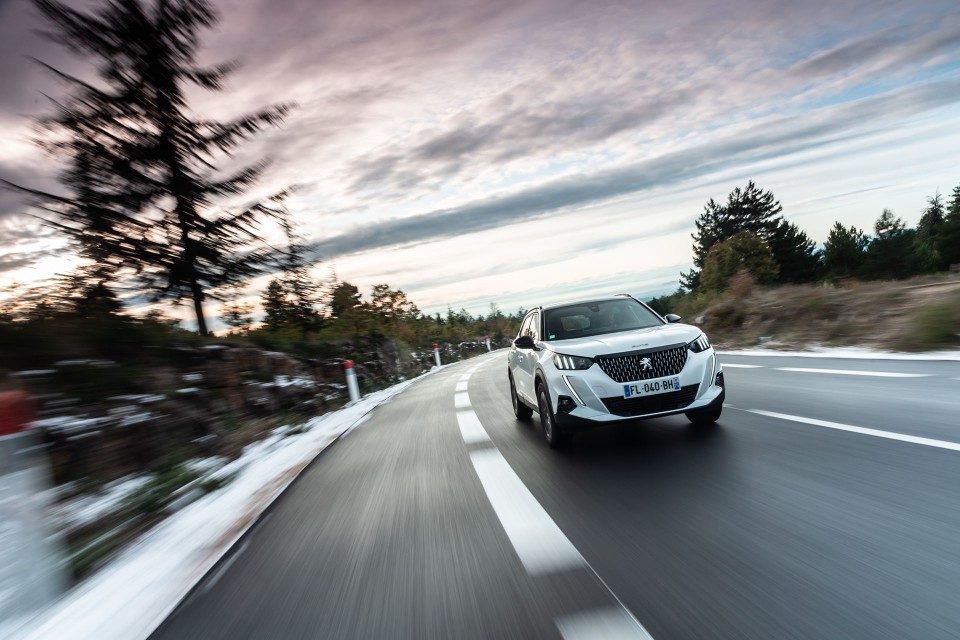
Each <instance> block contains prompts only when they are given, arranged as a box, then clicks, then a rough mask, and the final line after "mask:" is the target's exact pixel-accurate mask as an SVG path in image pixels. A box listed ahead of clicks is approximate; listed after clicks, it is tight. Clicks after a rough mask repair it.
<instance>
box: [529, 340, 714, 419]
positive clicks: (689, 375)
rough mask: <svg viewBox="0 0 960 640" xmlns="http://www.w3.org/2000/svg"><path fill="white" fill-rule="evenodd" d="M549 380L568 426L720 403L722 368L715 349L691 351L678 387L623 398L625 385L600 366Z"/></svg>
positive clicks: (560, 373) (557, 372) (555, 409)
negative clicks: (663, 392) (638, 396)
mask: <svg viewBox="0 0 960 640" xmlns="http://www.w3.org/2000/svg"><path fill="white" fill-rule="evenodd" d="M549 377H551V378H552V377H555V379H553V380H548V387H549V389H550V401H551V404H552V405H553V413H554V417H555V419H556V421H557V424H559V425H561V426H565V427H573V426H581V427H582V426H590V425H596V424H603V423H611V422H627V421H631V420H639V419H644V418H656V417H660V416H668V415H674V414H677V413H684V412H686V411H693V410H695V409H705V408H707V407H711V406H716V405H717V404H718V403H719V404H722V403H723V401H724V398H725V392H724V387H723V370H722V368H721V367H720V362H719V361H718V360H717V357H716V354H715V353H714V352H713V349H708V350H707V351H704V352H703V353H696V354H694V353H691V354H689V356H688V358H687V362H686V364H685V365H684V367H683V370H682V371H681V372H680V373H679V377H680V387H681V390H680V391H676V392H670V393H666V394H659V395H653V396H645V397H641V398H637V399H629V400H628V399H624V397H623V386H624V385H623V384H621V383H618V382H616V381H615V380H612V379H611V378H610V377H609V376H607V375H606V374H605V373H603V371H601V370H600V368H599V367H597V366H594V367H591V368H590V369H587V370H585V371H560V370H554V371H552V372H551V375H550V376H549Z"/></svg>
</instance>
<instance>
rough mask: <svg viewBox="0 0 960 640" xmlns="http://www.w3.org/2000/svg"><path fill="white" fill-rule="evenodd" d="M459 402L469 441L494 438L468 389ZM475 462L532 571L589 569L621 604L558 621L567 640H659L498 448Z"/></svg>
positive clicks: (483, 452)
mask: <svg viewBox="0 0 960 640" xmlns="http://www.w3.org/2000/svg"><path fill="white" fill-rule="evenodd" d="M466 377H469V375H468V376H466ZM454 405H455V406H456V408H457V422H458V423H459V424H460V433H461V435H462V436H463V440H464V442H466V443H467V444H474V443H476V442H487V441H489V440H490V436H489V435H488V434H487V432H486V430H485V429H484V428H483V425H482V424H480V418H478V417H477V414H476V412H475V411H474V410H473V408H472V406H471V404H470V396H469V394H468V393H467V392H466V391H458V392H457V393H456V394H455V395H454ZM470 461H471V462H472V463H473V469H474V471H476V473H477V477H478V478H479V479H480V484H481V485H482V486H483V490H484V492H485V493H486V495H487V500H488V501H489V502H490V505H491V506H492V507H493V511H494V513H495V514H496V515H497V518H498V519H499V520H500V525H501V526H502V527H503V530H504V531H505V532H506V534H507V537H508V538H509V539H510V543H511V544H512V545H513V548H514V550H515V551H516V553H517V556H519V558H520V562H521V563H522V564H523V566H524V568H525V569H526V570H527V573H528V574H530V575H533V576H536V575H540V574H544V573H550V572H553V571H562V570H567V569H578V568H579V569H584V570H586V571H588V572H589V573H590V574H591V575H592V576H593V577H594V579H596V581H597V582H598V583H600V585H602V587H603V589H604V590H605V591H606V592H607V593H608V594H609V595H610V597H611V598H612V599H613V600H614V601H615V602H616V603H617V605H618V606H617V607H605V608H602V609H597V610H593V611H587V612H581V613H577V614H571V615H568V616H561V617H559V618H556V619H554V623H555V624H556V625H557V628H558V630H559V631H560V635H561V636H563V638H564V639H565V640H586V639H591V640H592V639H598V640H599V639H602V640H606V639H607V638H610V639H612V640H653V637H652V636H651V635H650V634H649V633H648V632H647V630H646V629H644V627H643V625H642V624H640V621H639V620H637V618H636V617H635V616H634V615H633V614H632V613H631V612H630V610H629V609H627V607H626V605H624V604H623V602H622V601H621V600H620V598H618V597H617V594H615V593H614V592H613V590H612V589H610V587H609V586H608V585H607V583H606V582H604V581H603V578H601V577H600V575H599V574H598V573H597V572H596V571H595V570H594V568H593V567H591V566H590V564H589V563H588V562H587V561H586V560H585V559H584V557H583V556H582V555H580V552H579V551H577V548H576V547H575V546H573V543H572V542H570V539H569V538H567V536H566V535H565V534H564V533H563V531H561V530H560V527H558V526H557V524H556V523H555V522H554V521H553V519H552V518H551V517H550V515H549V514H548V513H547V512H546V511H545V510H544V508H543V507H542V506H540V503H539V502H537V499H536V498H535V497H534V496H533V494H532V493H530V490H529V489H527V487H526V485H525V484H523V481H522V480H521V479H520V477H519V476H518V475H517V474H516V472H515V471H514V470H513V468H512V467H511V466H510V464H509V463H508V462H507V460H506V458H504V457H503V454H501V453H500V450H499V449H497V448H496V446H492V447H490V448H487V449H482V450H479V451H472V452H471V453H470Z"/></svg>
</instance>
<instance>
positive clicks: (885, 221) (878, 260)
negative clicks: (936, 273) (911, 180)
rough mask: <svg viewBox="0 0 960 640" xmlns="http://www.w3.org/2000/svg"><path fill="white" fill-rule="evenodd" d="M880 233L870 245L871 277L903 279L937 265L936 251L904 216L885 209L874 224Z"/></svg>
mask: <svg viewBox="0 0 960 640" xmlns="http://www.w3.org/2000/svg"><path fill="white" fill-rule="evenodd" d="M873 228H874V231H876V237H874V238H873V240H872V241H871V242H870V246H869V248H868V249H867V263H866V267H867V274H868V275H869V277H871V278H885V279H895V280H896V279H901V278H908V277H910V276H914V275H917V274H920V273H927V272H930V271H933V270H934V269H935V268H936V254H935V253H934V252H933V250H932V249H931V248H930V247H929V246H928V245H927V244H925V243H924V242H923V241H922V240H921V239H920V238H919V236H918V234H917V232H916V230H914V229H908V228H907V225H906V223H905V222H904V221H903V219H901V218H898V217H896V216H895V215H894V214H893V212H892V211H890V209H884V210H883V213H882V214H881V215H880V217H879V218H877V221H876V223H875V224H874V227H873Z"/></svg>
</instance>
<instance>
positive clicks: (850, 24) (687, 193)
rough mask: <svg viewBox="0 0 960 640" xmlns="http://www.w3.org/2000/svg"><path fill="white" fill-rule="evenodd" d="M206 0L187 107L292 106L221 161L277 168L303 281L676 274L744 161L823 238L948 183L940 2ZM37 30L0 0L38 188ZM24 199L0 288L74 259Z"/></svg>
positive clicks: (478, 299) (434, 297) (426, 301)
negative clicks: (305, 248) (304, 270)
mask: <svg viewBox="0 0 960 640" xmlns="http://www.w3.org/2000/svg"><path fill="white" fill-rule="evenodd" d="M68 4H71V6H78V7H79V6H95V5H96V4H97V3H96V2H95V1H94V0H82V1H78V2H70V3H68ZM214 6H215V8H216V9H217V11H218V13H219V17H220V22H219V24H218V25H217V26H216V28H215V29H213V30H211V31H209V32H207V33H206V34H205V36H204V39H203V43H204V46H203V49H202V54H201V57H202V60H203V61H204V62H205V63H216V62H221V61H224V60H228V59H236V60H237V61H238V62H239V63H240V64H241V67H240V69H239V71H237V72H236V73H235V74H234V75H233V77H232V79H231V80H230V82H228V84H227V89H226V90H225V91H223V92H220V93H209V92H201V91H199V90H198V91H195V92H193V93H192V94H191V105H192V107H193V109H194V110H195V111H196V112H197V113H198V114H201V115H203V116H205V117H217V118H230V117H233V116H237V115H240V114H241V113H244V112H246V111H251V110H255V109H258V108H261V107H263V106H266V105H268V104H272V103H276V102H286V101H295V102H296V103H297V104H298V107H297V109H295V111H294V112H293V113H292V114H291V115H290V117H289V118H288V120H287V122H286V124H285V125H284V126H283V127H282V128H281V129H277V130H269V131H266V132H265V133H264V134H262V135H260V136H258V137H257V138H255V139H254V140H252V141H251V142H249V143H248V144H246V145H245V146H244V147H243V150H242V151H241V152H240V153H239V154H238V156H237V157H236V158H234V159H233V160H231V162H235V163H240V162H243V161H245V160H255V159H258V158H262V157H269V158H270V159H271V161H272V163H271V165H270V169H269V171H268V173H267V174H266V175H265V176H264V179H263V180H262V181H261V183H260V184H259V185H258V186H257V188H256V189H255V190H254V191H252V192H251V193H250V194H249V198H251V199H254V198H258V197H263V196H265V195H267V194H270V193H273V192H275V191H276V190H278V189H281V188H283V187H285V186H288V185H291V184H296V185H297V187H298V188H297V191H296V193H295V194H294V196H293V197H292V198H291V200H290V202H289V206H290V209H291V211H292V213H293V215H294V218H295V220H296V222H297V225H298V228H299V231H300V233H301V234H302V235H303V236H304V237H305V238H306V240H307V242H308V243H309V245H310V246H311V248H312V251H313V255H314V257H315V258H316V259H317V266H316V268H315V273H316V274H317V277H318V278H329V277H332V276H333V275H334V274H335V275H336V277H337V278H339V279H340V280H346V281H348V282H351V283H353V284H356V285H358V286H359V287H360V288H361V290H362V291H364V292H365V293H368V292H369V290H370V288H371V287H372V286H373V285H374V284H378V283H386V284H389V285H390V286H391V287H393V288H400V289H403V290H404V291H405V292H406V293H407V294H408V295H409V296H410V298H412V299H413V300H414V301H415V302H416V303H417V304H418V305H419V307H420V308H421V309H422V310H424V311H426V312H431V313H432V312H436V311H440V312H443V311H445V310H446V308H447V307H448V305H449V306H451V307H453V308H455V309H456V308H460V307H465V308H466V309H468V310H469V311H472V312H474V313H486V312H487V311H488V310H489V308H490V304H491V303H496V304H497V305H498V306H499V307H500V308H501V309H503V310H505V311H513V310H515V309H517V308H519V307H526V308H528V307H530V306H533V305H536V304H541V303H547V302H552V301H556V300H558V299H564V298H575V297H578V296H581V295H595V294H606V293H618V292H630V293H634V294H636V295H639V296H643V297H649V296H652V295H659V294H663V293H669V292H672V291H674V290H675V289H676V288H677V286H678V276H679V274H680V272H682V271H686V270H687V269H689V268H690V266H691V262H692V249H691V246H692V241H691V238H690V234H691V233H692V232H693V231H694V220H695V219H696V218H697V216H698V215H699V214H700V213H701V211H702V210H703V205H704V203H705V202H706V201H707V200H709V199H710V198H714V199H717V200H723V199H725V198H726V195H727V194H728V193H729V192H730V191H731V190H732V189H733V188H734V187H737V186H743V185H745V184H746V182H747V181H748V180H754V181H755V182H756V183H757V184H758V185H759V186H760V187H761V188H763V189H769V190H771V191H773V193H774V194H775V196H776V197H777V199H779V200H780V202H781V203H782V205H783V213H784V215H785V217H786V218H787V219H788V220H791V221H793V222H795V223H796V224H797V225H799V226H800V228H802V229H803V230H804V231H806V232H807V233H808V234H809V235H810V236H811V237H812V238H813V239H814V240H815V241H817V242H818V243H822V242H824V241H825V240H826V237H827V233H828V231H829V229H830V227H831V226H832V225H833V223H834V222H835V221H840V222H842V223H843V224H844V225H855V226H857V227H860V228H865V229H867V230H870V229H871V228H872V226H873V222H874V221H875V220H876V218H877V217H878V216H879V215H880V213H881V212H882V210H883V209H884V208H890V209H892V210H893V211H894V213H896V214H897V215H899V216H901V217H903V218H904V219H905V220H906V221H907V223H908V224H910V225H914V224H916V222H917V220H918V219H919V216H920V214H921V212H922V209H923V208H924V206H925V205H926V198H927V197H928V196H931V195H933V194H934V193H935V192H936V191H938V190H939V191H940V192H941V193H943V194H949V193H950V191H951V190H952V189H953V187H954V186H956V185H957V184H960V159H958V155H957V149H960V11H957V5H956V0H943V1H940V0H925V1H924V0H919V1H918V0H912V1H907V2H900V1H897V0H809V1H803V0H762V1H761V0H728V1H726V2H723V3H716V2H705V1H704V0H671V1H670V2H663V1H658V2H653V1H646V2H629V1H621V2H607V1H605V0H593V1H585V2H576V1H570V2H567V1H563V0H509V1H507V0H438V1H399V0H366V1H357V0H325V1H324V2H319V3H318V2H314V1H313V0H309V1H308V0H217V1H215V2H214ZM40 26H41V23H40V22H39V20H38V18H37V16H36V14H35V11H34V10H33V9H32V8H31V6H30V4H29V2H27V1H26V0H0V78H2V83H0V131H2V132H3V133H2V137H0V178H4V179H7V180H10V181H13V182H19V183H22V184H26V185H29V186H32V187H39V188H47V189H53V190H55V189H56V188H57V185H56V172H57V163H56V161H55V159H52V158H50V157H49V156H46V155H45V154H44V153H43V152H42V151H40V150H39V149H37V148H36V147H35V146H34V145H33V144H32V143H31V142H30V138H31V131H32V130H31V119H30V116H34V115H38V114H42V113H45V112H47V111H48V109H49V106H48V103H47V102H46V100H45V98H44V96H43V94H44V93H46V94H50V95H57V92H58V91H61V90H62V87H60V86H59V85H57V84H56V82H55V81H54V80H53V79H52V78H51V77H50V75H49V74H47V73H44V72H43V71H42V70H41V69H40V68H38V67H37V65H35V64H33V63H31V62H30V60H29V59H28V57H34V58H39V59H41V60H43V61H45V62H48V63H51V64H53V65H54V66H57V67H60V68H62V69H64V70H66V71H71V72H76V73H81V74H83V73H89V69H90V68H91V67H90V65H89V63H87V62H85V61H83V60H82V59H78V58H77V57H76V56H75V55H73V54H70V53H69V52H66V51H64V50H63V49H61V48H59V47H57V46H56V44H55V43H51V42H48V41H45V40H42V39H40V38H39V37H38V36H37V35H36V34H35V33H34V30H35V29H37V28H38V27H40ZM27 213H29V211H28V209H27V208H26V207H25V205H24V203H23V201H22V198H21V197H20V196H19V195H17V194H15V193H11V192H4V191H0V286H4V285H5V284H9V283H10V282H21V283H29V282H35V281H37V280H41V279H43V278H47V277H50V276H51V274H53V273H57V272H63V271H65V270H67V269H69V268H70V265H71V264H72V260H71V258H70V255H69V252H67V251H65V250H64V247H63V241H62V239H60V238H58V237H57V236H56V234H54V233H53V232H52V231H50V230H49V229H44V228H41V227H39V226H38V225H37V224H36V222H35V221H34V220H32V219H31V218H29V217H28V216H27V215H25V214H27ZM275 232H276V230H268V233H270V234H272V233H275ZM264 284H265V279H264V278H261V279H260V280H257V281H254V282H251V283H250V286H249V288H248V291H247V293H248V295H251V296H255V294H256V293H257V291H258V290H261V289H262V287H263V286H264ZM208 307H209V308H208V312H209V313H210V315H215V314H216V304H215V303H213V302H210V303H208ZM181 313H182V315H183V316H184V317H188V315H189V314H188V309H187V308H186V307H184V308H183V309H182V311H181ZM215 328H216V326H215Z"/></svg>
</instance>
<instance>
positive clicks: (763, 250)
mask: <svg viewBox="0 0 960 640" xmlns="http://www.w3.org/2000/svg"><path fill="white" fill-rule="evenodd" d="M741 270H744V271H746V272H747V273H749V274H750V276H752V277H753V278H754V279H755V280H756V281H757V282H758V283H760V284H770V283H772V282H775V281H776V279H777V276H778V275H779V274H778V271H779V267H778V266H777V262H776V260H775V259H774V257H773V251H771V249H770V245H769V244H767V241H766V240H764V239H763V238H761V237H760V236H758V235H757V234H755V233H750V232H749V231H741V232H740V233H737V234H735V235H733V236H731V237H729V238H727V239H726V240H722V241H720V242H718V243H716V244H715V245H713V246H712V247H711V248H710V253H708V254H707V259H706V260H705V261H704V265H703V271H702V274H701V278H702V279H701V289H702V290H704V291H723V290H725V289H726V288H727V285H728V284H729V282H730V279H731V278H732V277H733V276H734V275H736V274H737V273H738V272H739V271H741Z"/></svg>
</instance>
